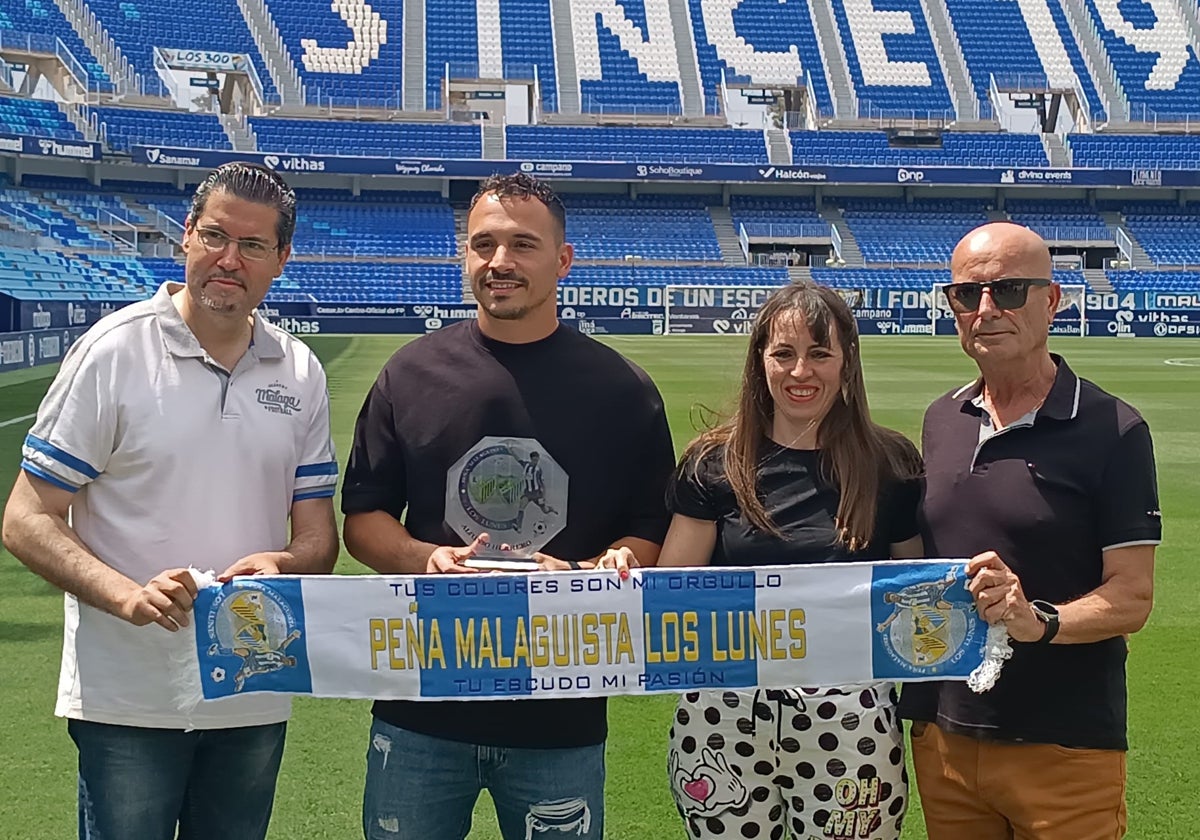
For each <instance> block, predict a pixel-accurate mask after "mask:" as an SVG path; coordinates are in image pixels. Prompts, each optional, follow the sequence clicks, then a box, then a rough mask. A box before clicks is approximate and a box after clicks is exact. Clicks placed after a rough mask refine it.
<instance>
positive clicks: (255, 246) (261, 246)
mask: <svg viewBox="0 0 1200 840" xmlns="http://www.w3.org/2000/svg"><path fill="white" fill-rule="evenodd" d="M196 238H197V239H199V240H200V244H201V245H203V246H204V248H205V250H207V251H210V252H212V253H216V252H217V251H224V250H225V249H226V248H228V247H229V243H230V242H236V243H237V248H238V253H239V254H240V255H241V257H242V259H244V260H250V261H252V262H261V261H262V260H265V259H266V258H267V257H269V256H271V253H272V252H273V251H275V247H274V246H272V245H268V244H267V243H266V242H262V241H261V240H258V239H234V238H233V237H232V236H227V235H226V234H224V233H223V232H221V231H219V230H217V229H216V228H196Z"/></svg>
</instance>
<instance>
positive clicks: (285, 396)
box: [254, 382, 303, 417]
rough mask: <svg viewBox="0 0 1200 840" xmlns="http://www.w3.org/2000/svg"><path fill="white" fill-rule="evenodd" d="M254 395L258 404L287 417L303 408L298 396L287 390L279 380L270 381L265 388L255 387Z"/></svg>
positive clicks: (273, 412)
mask: <svg viewBox="0 0 1200 840" xmlns="http://www.w3.org/2000/svg"><path fill="white" fill-rule="evenodd" d="M254 396H255V398H256V399H257V400H258V404H259V405H261V406H262V407H263V408H265V409H266V410H267V411H269V412H271V413H272V414H285V415H287V416H288V417H290V416H292V415H293V414H298V413H299V412H300V411H302V410H303V408H302V406H301V405H300V398H299V397H297V396H296V395H294V394H292V393H290V392H289V389H288V387H287V386H286V385H284V384H283V383H281V382H272V383H271V384H270V385H268V386H267V387H265V388H256V389H255V391H254Z"/></svg>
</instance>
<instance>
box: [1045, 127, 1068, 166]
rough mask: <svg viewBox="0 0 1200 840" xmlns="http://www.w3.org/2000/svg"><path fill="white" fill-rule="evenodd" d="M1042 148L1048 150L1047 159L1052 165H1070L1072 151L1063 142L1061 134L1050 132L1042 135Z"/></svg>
mask: <svg viewBox="0 0 1200 840" xmlns="http://www.w3.org/2000/svg"><path fill="white" fill-rule="evenodd" d="M1042 148H1043V149H1045V150H1046V159H1047V160H1048V161H1050V165H1051V166H1060V167H1069V166H1070V165H1071V151H1070V150H1069V149H1068V148H1067V146H1066V144H1065V143H1063V139H1062V137H1061V136H1060V135H1058V134H1054V133H1050V134H1043V135H1042Z"/></svg>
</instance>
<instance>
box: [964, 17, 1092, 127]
mask: <svg viewBox="0 0 1200 840" xmlns="http://www.w3.org/2000/svg"><path fill="white" fill-rule="evenodd" d="M945 3H946V6H947V8H948V10H949V12H950V19H951V21H952V23H953V25H954V31H955V34H957V35H958V40H959V43H960V44H961V45H962V53H963V58H964V59H965V60H966V62H967V69H968V71H969V72H970V74H971V82H972V84H973V85H974V86H975V96H976V98H977V99H978V100H979V112H980V116H982V117H984V118H985V119H986V118H988V117H990V116H991V115H992V105H991V99H990V97H989V95H988V90H989V86H990V83H991V81H990V80H991V76H992V75H993V74H995V76H996V77H997V83H998V84H999V85H1000V86H1001V90H1003V89H1004V87H1005V85H1008V86H1014V87H1023V88H1028V89H1037V88H1038V87H1039V86H1041V85H1043V84H1048V85H1049V86H1051V87H1053V88H1055V89H1060V90H1061V89H1064V88H1065V89H1068V90H1070V89H1073V88H1074V86H1075V85H1074V82H1075V81H1078V82H1079V84H1080V86H1081V90H1082V91H1083V92H1084V97H1085V98H1086V99H1087V104H1088V107H1089V110H1090V111H1091V113H1092V118H1093V120H1094V121H1096V122H1104V121H1105V119H1106V118H1107V115H1106V113H1105V111H1104V105H1103V103H1102V102H1101V100H1100V94H1099V93H1097V91H1096V85H1095V83H1094V82H1093V81H1092V77H1091V74H1090V73H1089V72H1088V69H1087V65H1086V64H1085V63H1084V60H1083V55H1082V54H1081V53H1080V52H1079V46H1078V45H1077V44H1076V43H1075V38H1074V36H1073V35H1072V33H1071V28H1070V25H1069V24H1068V23H1067V19H1066V15H1065V14H1064V13H1063V10H1062V7H1061V6H1060V5H1059V3H1058V0H1049V2H1048V6H1047V8H1048V9H1049V12H1050V17H1051V19H1052V21H1053V24H1054V26H1055V34H1056V35H1057V36H1058V40H1059V42H1061V44H1062V46H1063V49H1064V52H1065V57H1066V60H1065V61H1063V60H1062V58H1063V57H1062V56H1061V55H1058V56H1049V57H1047V59H1046V60H1043V59H1042V57H1041V56H1039V55H1038V51H1037V48H1036V47H1035V45H1034V42H1033V38H1032V36H1031V35H1030V31H1031V24H1030V22H1029V21H1027V20H1026V19H1025V17H1024V13H1023V12H1022V10H1021V7H1020V5H1018V4H1017V3H996V2H980V0H945ZM997 33H1003V37H997Z"/></svg>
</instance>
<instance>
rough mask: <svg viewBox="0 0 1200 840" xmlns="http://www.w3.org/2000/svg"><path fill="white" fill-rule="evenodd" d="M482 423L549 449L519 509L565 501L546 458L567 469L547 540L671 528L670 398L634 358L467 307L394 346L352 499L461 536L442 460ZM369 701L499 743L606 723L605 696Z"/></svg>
mask: <svg viewBox="0 0 1200 840" xmlns="http://www.w3.org/2000/svg"><path fill="white" fill-rule="evenodd" d="M487 437H495V438H503V439H514V440H523V441H536V444H537V451H538V452H539V453H540V458H541V463H540V464H538V465H537V466H536V467H533V466H530V465H529V462H528V460H527V461H526V462H524V463H525V466H524V469H526V470H528V472H527V473H526V475H525V476H522V477H521V478H520V479H519V480H518V481H517V483H515V484H514V486H513V487H510V488H508V489H507V492H509V493H510V494H512V496H513V498H516V497H518V496H520V497H524V498H521V502H522V503H523V504H522V508H523V510H524V513H523V514H522V516H528V517H530V518H531V520H536V519H537V518H538V517H539V516H543V515H544V514H542V513H539V512H540V511H545V510H549V509H555V508H552V507H551V506H555V505H561V504H562V501H561V499H558V498H555V497H554V495H555V494H554V493H553V492H550V493H543V492H542V486H541V485H542V482H543V481H546V480H547V477H546V471H547V468H548V467H549V465H548V464H547V463H546V460H547V458H551V459H553V461H554V462H556V463H557V465H558V466H559V467H561V471H562V472H565V474H566V476H567V490H566V495H567V502H566V505H565V507H564V508H563V509H562V510H560V511H559V513H565V516H566V522H565V527H564V528H563V530H562V531H560V532H559V533H558V534H557V535H555V536H554V537H553V538H552V539H551V540H550V542H549V543H547V544H546V545H545V546H544V547H543V548H542V549H541V550H542V551H544V552H546V553H547V554H550V555H552V556H554V557H558V558H560V559H563V560H585V559H588V558H591V557H595V556H596V555H598V554H600V553H601V552H602V551H604V549H605V548H607V547H608V546H609V545H611V544H612V543H613V542H615V541H616V540H618V539H620V538H622V537H640V538H642V539H646V540H651V541H653V542H658V543H661V542H662V540H663V537H664V536H665V535H666V528H667V524H668V521H669V520H668V517H667V513H666V509H665V506H664V504H663V495H664V490H665V488H666V485H667V483H668V481H669V479H670V474H671V471H672V468H673V466H674V452H673V448H672V444H671V436H670V430H669V429H668V426H667V420H666V415H665V413H664V411H663V404H662V398H661V397H660V396H659V393H658V390H657V389H656V388H655V387H654V384H653V383H652V382H651V381H650V379H649V377H647V376H646V374H645V373H644V372H643V371H642V370H641V369H640V368H638V367H637V366H636V365H634V364H633V363H631V362H629V361H628V360H626V359H624V358H622V357H621V356H620V354H618V353H617V352H615V351H614V350H611V349H609V348H608V347H605V346H604V345H602V344H600V343H599V342H596V341H594V340H592V339H590V338H588V337H586V336H583V335H581V334H580V333H578V332H576V331H575V330H572V329H570V328H568V327H562V326H560V327H559V328H558V330H557V331H555V332H554V333H553V334H552V335H550V336H549V337H548V338H545V339H543V340H541V341H537V342H533V343H530V344H506V343H503V342H499V341H494V340H491V339H489V338H487V337H486V336H484V335H483V334H482V333H481V332H480V330H479V325H478V324H477V323H475V322H474V321H470V322H466V323H462V324H456V325H454V326H450V327H446V328H445V329H442V330H439V331H437V332H435V333H432V334H430V335H427V336H424V337H422V338H419V339H417V340H416V341H413V342H412V343H410V344H408V345H406V346H404V347H402V348H401V349H400V350H398V351H396V353H395V354H394V355H393V356H392V358H391V359H390V360H389V361H388V362H387V364H386V365H384V368H383V370H382V371H381V372H380V374H379V377H378V379H377V380H376V382H375V384H374V386H373V387H372V388H371V391H370V393H369V394H368V395H367V399H366V402H365V403H364V405H363V408H362V411H361V412H360V413H359V416H358V421H357V423H356V425H355V430H354V445H353V448H352V450H351V453H350V461H349V464H348V465H347V467H346V479H345V483H344V486H343V489H342V510H343V512H344V513H347V514H351V513H365V512H370V511H376V510H381V511H386V512H387V513H390V514H391V515H392V516H394V517H396V518H397V519H400V518H401V517H402V516H403V521H404V524H405V526H406V527H407V528H408V530H409V532H410V533H411V534H412V535H413V537H415V538H416V539H418V540H423V541H426V542H431V543H435V544H437V545H463V544H464V540H463V539H462V538H461V537H460V536H459V535H458V534H457V533H456V532H455V531H454V530H453V529H451V528H450V526H448V525H447V524H446V522H445V515H446V511H445V507H446V504H445V499H446V484H447V473H448V471H449V470H450V468H451V467H452V466H454V465H455V464H456V462H458V461H459V460H460V459H462V458H463V457H464V455H465V454H466V453H467V452H468V451H469V450H472V449H474V448H477V447H478V445H479V444H480V442H481V441H482V440H483V438H487ZM527 482H532V484H529V483H527ZM531 488H532V489H531ZM493 492H506V491H505V490H504V488H501V487H497V488H495V489H494V490H493ZM534 524H535V525H536V522H535V523H534ZM527 527H529V526H527ZM374 713H375V715H376V716H377V717H379V718H380V719H381V720H384V721H386V722H388V723H390V724H392V725H394V726H399V727H401V728H404V729H409V730H411V731H415V732H420V733H423V734H427V735H432V736H435V737H440V738H447V739H450V740H455V741H462V742H466V743H475V744H485V745H490V746H507V747H532V748H543V747H575V746H587V745H591V744H598V743H601V742H602V741H603V740H604V738H605V737H606V734H607V724H606V721H605V701H604V699H603V698H589V699H580V700H520V701H515V700H497V701H471V702H470V703H469V704H466V705H465V704H463V703H460V702H456V701H429V702H425V701H421V702H418V701H378V702H376V703H375V706H374Z"/></svg>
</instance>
